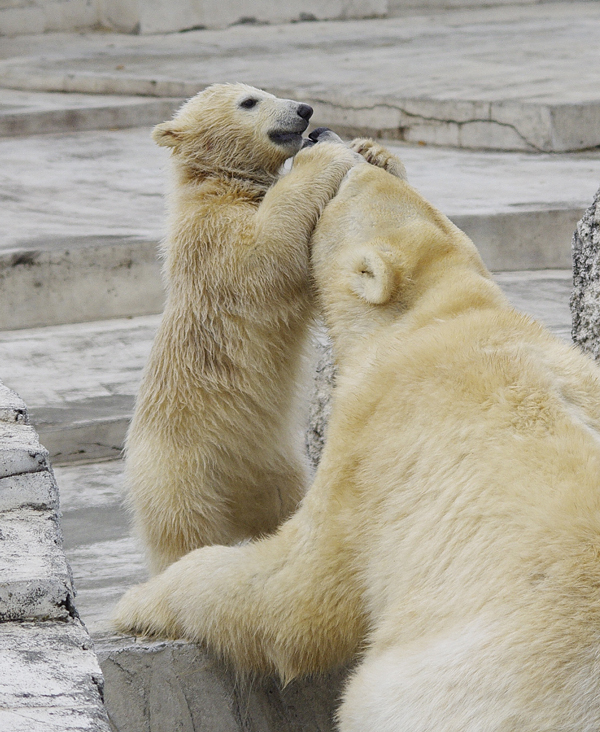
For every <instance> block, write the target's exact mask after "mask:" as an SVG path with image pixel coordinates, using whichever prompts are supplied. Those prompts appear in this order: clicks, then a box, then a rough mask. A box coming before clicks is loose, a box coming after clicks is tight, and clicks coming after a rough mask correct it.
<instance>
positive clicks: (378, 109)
mask: <svg viewBox="0 0 600 732" xmlns="http://www.w3.org/2000/svg"><path fill="white" fill-rule="evenodd" d="M427 12H428V11H427V10H426V9H424V10H423V12H422V13H421V14H419V15H406V16H405V17H399V18H389V19H385V20H369V21H365V20H360V21H344V22H324V23H297V24H289V25H279V26H277V25H266V26H261V25H237V26H234V27H231V28H227V29H225V30H211V31H208V30H204V31H194V32H190V33H185V34H183V35H182V34H167V35H160V34H157V35H152V36H148V37H137V38H135V37H132V36H118V35H116V34H115V35H114V36H110V41H109V42H107V39H106V38H105V37H103V38H97V37H96V38H93V37H92V38H90V37H85V36H84V37H82V36H80V35H76V34H73V35H67V34H62V35H58V36H57V42H56V45H55V46H52V43H51V40H48V39H44V40H43V41H42V42H41V43H39V44H38V43H37V42H36V40H35V39H36V38H38V37H29V38H27V37H21V39H19V42H18V43H15V42H13V44H12V49H13V54H14V55H13V57H12V58H8V59H6V60H4V61H2V62H0V79H1V81H0V83H1V84H2V85H3V86H5V87H7V88H14V89H21V90H29V91H33V90H37V91H46V92H48V91H55V92H62V93H65V92H76V93H87V94H90V93H91V94H100V95H107V94H108V95H114V94H122V95H125V96H127V97H131V96H132V95H141V96H145V97H166V98H179V97H187V96H191V95H192V94H194V93H196V92H197V91H198V90H200V89H201V88H203V87H204V86H205V85H207V84H209V83H212V82H215V81H227V80H230V81H246V82H249V83H251V84H254V85H256V86H259V87H263V88H266V89H269V90H270V91H273V92H275V93H278V94H280V95H286V96H293V97H297V98H299V99H301V100H303V101H306V102H309V103H311V104H313V106H314V107H315V118H314V119H315V122H316V123H317V124H326V125H329V126H331V127H334V128H337V129H339V130H341V131H346V132H347V133H349V134H354V133H356V132H361V133H368V134H371V135H379V136H385V137H390V138H397V139H402V140H406V141H410V142H418V141H424V142H427V143H432V144H436V145H450V146H455V147H467V148H487V149H503V150H527V151H547V152H564V151H568V150H579V149H585V148H590V147H594V146H598V145H600V91H599V90H600V84H599V83H598V82H599V80H600V44H597V43H590V38H596V37H599V36H600V5H599V4H598V3H590V2H559V3H551V4H541V5H539V4H535V5H522V6H507V7H492V8H483V9H482V8H478V9H469V10H465V9H458V10H448V11H439V10H438V11H437V12H433V11H431V12H430V13H429V14H423V13H427ZM92 35H93V34H92ZM549 38H551V39H552V42H551V43H549V42H548V39H549ZM26 44H29V45H28V46H26ZM38 48H39V49H40V50H36V49H38ZM32 49H34V50H32Z"/></svg>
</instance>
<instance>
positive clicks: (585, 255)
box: [571, 189, 600, 360]
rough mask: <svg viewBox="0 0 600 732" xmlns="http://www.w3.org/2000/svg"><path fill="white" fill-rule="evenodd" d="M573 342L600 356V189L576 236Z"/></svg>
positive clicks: (580, 223)
mask: <svg viewBox="0 0 600 732" xmlns="http://www.w3.org/2000/svg"><path fill="white" fill-rule="evenodd" d="M572 246H573V294H572V295H571V315H572V319H573V330H572V335H573V342H574V343H575V344H577V345H578V346H579V347H580V348H582V349H583V350H584V351H585V352H586V353H589V354H590V355H591V356H592V357H593V358H595V359H596V360H598V359H599V358H600V189H599V190H598V192H597V193H596V196H595V197H594V202H593V203H592V205H591V206H590V207H589V208H588V210H587V211H586V212H585V214H584V216H583V218H582V219H581V221H580V222H579V223H578V224H577V229H576V230H575V234H574V235H573V245H572Z"/></svg>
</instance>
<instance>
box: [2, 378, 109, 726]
mask: <svg viewBox="0 0 600 732" xmlns="http://www.w3.org/2000/svg"><path fill="white" fill-rule="evenodd" d="M27 419H28V416H27V409H26V407H25V404H24V403H23V401H22V400H21V399H20V398H19V397H18V396H17V395H16V394H15V393H14V392H12V391H11V390H10V389H7V388H6V387H4V386H3V385H2V384H0V729H1V730H7V731H8V730H10V732H84V730H85V731H86V732H110V726H109V722H108V718H107V715H106V712H105V710H104V707H103V703H102V693H103V678H102V672H101V670H100V667H99V665H98V660H97V658H96V655H95V654H94V651H93V645H92V641H91V639H90V636H89V634H88V632H87V631H86V629H85V627H84V626H83V625H82V624H81V622H80V621H79V619H78V617H77V612H76V611H75V608H74V606H73V596H74V591H73V587H72V582H71V570H70V567H69V565H68V563H67V560H66V557H65V554H64V551H63V547H62V534H61V531H60V527H59V525H58V488H57V486H56V481H55V479H54V475H53V473H52V471H51V468H50V466H49V463H48V452H47V451H46V450H45V449H44V448H43V447H42V446H41V445H40V444H39V441H38V438H37V435H36V433H35V431H34V430H33V428H32V427H30V426H28V425H27V424H25V422H26V421H27Z"/></svg>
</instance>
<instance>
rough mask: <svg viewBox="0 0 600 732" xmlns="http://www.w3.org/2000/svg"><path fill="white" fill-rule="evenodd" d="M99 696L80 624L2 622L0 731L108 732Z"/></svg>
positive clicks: (95, 667)
mask: <svg viewBox="0 0 600 732" xmlns="http://www.w3.org/2000/svg"><path fill="white" fill-rule="evenodd" d="M102 694H103V678H102V672H101V670H100V666H99V664H98V659H97V658H96V654H95V653H94V651H93V647H92V643H91V640H90V637H89V635H88V634H87V631H86V630H85V628H84V627H83V626H82V625H81V624H80V623H78V622H72V623H57V622H46V623H24V622H19V623H0V729H2V730H7V732H8V730H10V732H79V731H80V730H81V732H84V730H85V731H86V732H110V726H109V722H108V719H107V716H106V712H105V710H104V707H103V704H102Z"/></svg>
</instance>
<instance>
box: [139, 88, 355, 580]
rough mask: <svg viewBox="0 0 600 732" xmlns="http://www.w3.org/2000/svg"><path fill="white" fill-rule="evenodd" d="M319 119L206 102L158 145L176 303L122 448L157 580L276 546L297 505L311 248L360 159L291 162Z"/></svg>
mask: <svg viewBox="0 0 600 732" xmlns="http://www.w3.org/2000/svg"><path fill="white" fill-rule="evenodd" d="M311 114H312V109H311V107H309V106H308V105H306V104H301V103H298V102H294V101H291V100H287V99H277V98H276V97H274V96H272V95H271V94H267V93H266V92H263V91H261V90H259V89H254V88H253V87H249V86H246V85H244V84H218V85H214V86H211V87H209V88H207V89H206V90H204V91H203V92H201V93H200V94H198V95H197V96H196V97H194V98H193V99H191V100H190V101H189V102H188V103H187V104H185V105H184V106H183V107H182V109H181V110H180V111H179V113H178V114H177V115H176V116H175V118H174V119H173V120H172V121H170V122H166V123H164V124H161V125H158V126H157V127H156V128H155V130H154V133H153V136H154V139H155V141H156V142H157V143H158V144H159V145H163V146H166V147H168V148H170V150H171V153H172V154H171V160H172V167H173V181H172V190H171V194H170V196H169V223H168V236H167V241H166V244H165V265H164V274H165V279H166V284H167V290H168V292H167V303H166V307H165V312H164V316H163V319H162V323H161V325H160V328H159V331H158V334H157V336H156V339H155V341H154V344H153V347H152V352H151V355H150V359H149V362H148V365H147V367H146V370H145V373H144V376H143V380H142V384H141V388H140V391H139V395H138V399H137V403H136V408H135V413H134V417H133V421H132V424H131V427H130V430H129V433H128V436H127V440H126V477H127V483H128V486H129V504H130V506H131V508H132V510H133V517H134V524H135V527H136V529H137V532H138V534H140V535H141V537H142V539H143V541H144V543H145V545H146V549H147V554H148V559H149V562H150V565H151V568H152V569H153V570H154V571H160V570H161V569H164V568H165V567H166V566H168V565H169V564H170V563H171V562H173V561H175V560H176V559H178V558H179V557H181V556H183V555H184V554H186V553H187V552H189V551H190V550H192V549H197V548H198V547H200V546H203V545H205V544H233V543H236V542H239V541H242V540H244V539H248V538H256V537H259V536H264V535H265V534H267V533H269V532H271V531H273V530H274V529H275V528H276V527H277V526H278V525H279V524H280V523H281V521H282V520H284V519H285V518H287V517H288V516H289V515H290V514H291V513H292V512H293V511H294V510H295V508H296V506H297V504H298V502H299V500H300V499H301V497H302V496H303V495H304V492H305V491H306V488H307V487H308V485H307V480H308V479H307V473H306V467H305V458H304V454H303V445H302V432H301V429H300V425H299V424H298V421H297V419H296V415H297V410H296V409H295V404H296V401H297V400H296V392H297V383H298V378H299V371H300V369H301V367H302V352H303V349H304V346H305V341H306V335H307V327H308V323H309V319H310V318H309V316H310V308H311V300H312V299H311V295H310V285H309V278H308V265H309V248H308V243H309V239H310V236H311V234H312V231H313V228H314V226H315V224H316V222H317V220H318V217H319V215H320V213H321V211H322V209H323V208H324V206H325V205H326V203H327V202H328V201H329V200H330V199H331V198H332V196H333V195H334V194H335V193H336V191H337V188H338V186H339V184H340V182H341V180H342V178H343V177H344V175H345V173H346V172H347V171H348V170H349V169H350V167H351V166H352V165H353V164H354V163H355V161H356V157H357V156H356V153H352V152H351V151H350V150H348V149H345V148H343V147H342V146H340V145H335V144H329V145H328V146H327V148H326V149H325V148H324V149H323V150H319V152H318V154H317V153H316V152H315V151H313V150H310V149H308V150H305V151H303V152H302V153H301V154H300V155H298V156H297V158H296V161H295V163H294V166H293V169H292V170H291V172H290V173H289V174H288V175H286V176H284V177H283V178H281V179H279V178H278V176H279V171H280V168H281V166H282V164H283V163H284V161H285V160H286V159H287V158H289V157H291V156H292V155H294V154H295V153H297V152H298V151H299V150H300V147H301V145H302V133H303V132H304V130H305V129H306V127H307V125H308V120H309V118H310V116H311Z"/></svg>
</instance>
